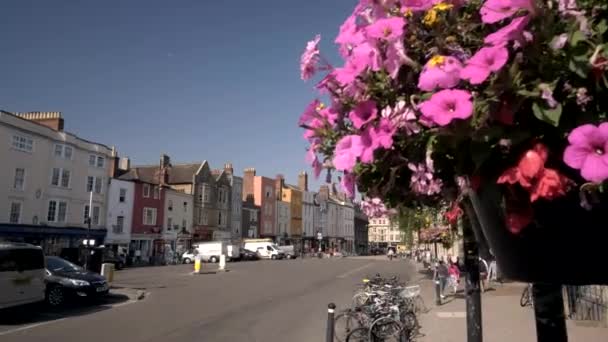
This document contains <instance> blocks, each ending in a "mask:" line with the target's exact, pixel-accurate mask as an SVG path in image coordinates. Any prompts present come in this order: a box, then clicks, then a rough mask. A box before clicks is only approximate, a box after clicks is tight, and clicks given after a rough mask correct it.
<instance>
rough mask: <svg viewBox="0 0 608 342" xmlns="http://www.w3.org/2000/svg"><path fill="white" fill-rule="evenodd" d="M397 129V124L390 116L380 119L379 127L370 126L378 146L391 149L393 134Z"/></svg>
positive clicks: (374, 142)
mask: <svg viewBox="0 0 608 342" xmlns="http://www.w3.org/2000/svg"><path fill="white" fill-rule="evenodd" d="M396 131H397V129H396V127H395V125H394V124H393V123H392V122H391V120H389V119H388V118H382V119H380V123H379V124H378V126H377V127H370V136H371V138H372V142H373V144H374V146H375V147H376V148H379V147H383V148H385V149H390V148H391V147H393V135H394V134H395V132H396Z"/></svg>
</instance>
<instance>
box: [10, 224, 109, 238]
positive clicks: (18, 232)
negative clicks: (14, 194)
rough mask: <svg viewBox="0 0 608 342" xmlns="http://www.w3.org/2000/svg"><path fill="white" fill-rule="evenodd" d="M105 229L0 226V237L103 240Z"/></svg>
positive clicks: (25, 225)
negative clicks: (59, 237)
mask: <svg viewBox="0 0 608 342" xmlns="http://www.w3.org/2000/svg"><path fill="white" fill-rule="evenodd" d="M106 233H107V230H106V229H105V228H101V229H100V228H95V229H90V230H89V229H87V228H81V227H50V226H34V225H27V224H0V237H2V236H4V237H28V238H45V237H49V236H66V237H82V238H84V237H86V236H87V234H88V235H89V237H90V238H91V239H96V240H103V239H104V238H105V237H106Z"/></svg>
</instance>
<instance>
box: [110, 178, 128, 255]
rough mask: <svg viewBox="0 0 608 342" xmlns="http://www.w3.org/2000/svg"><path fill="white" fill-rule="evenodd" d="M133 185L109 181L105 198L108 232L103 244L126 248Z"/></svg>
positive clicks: (126, 182)
mask: <svg viewBox="0 0 608 342" xmlns="http://www.w3.org/2000/svg"><path fill="white" fill-rule="evenodd" d="M134 195H135V184H134V183H133V182H129V181H124V180H120V179H115V178H112V179H110V185H109V189H108V198H107V206H108V207H107V216H106V222H107V223H108V232H107V235H106V240H105V244H106V245H109V246H121V247H125V248H128V247H129V243H130V242H131V226H132V223H133V198H134Z"/></svg>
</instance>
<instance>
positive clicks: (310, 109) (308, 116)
mask: <svg viewBox="0 0 608 342" xmlns="http://www.w3.org/2000/svg"><path fill="white" fill-rule="evenodd" d="M320 104H321V102H320V101H319V100H318V99H314V100H313V101H312V102H311V103H309V104H308V106H306V109H305V110H304V112H303V113H302V115H300V119H299V120H298V125H303V124H305V123H307V122H309V121H310V120H312V119H313V118H315V117H316V114H317V108H318V107H319V105H320Z"/></svg>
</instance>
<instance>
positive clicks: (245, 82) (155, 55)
mask: <svg viewBox="0 0 608 342" xmlns="http://www.w3.org/2000/svg"><path fill="white" fill-rule="evenodd" d="M355 3H356V1H355V0H308V1H294V0H255V1H251V0H232V1H211V0H198V1H195V0H188V1H185V0H175V1H169V0H163V1H161V0H146V1H144V0H137V1H135V0H129V1H118V0H111V1H110V0H104V1H62V0H53V1H43V0H38V1H29V0H2V1H1V4H0V13H1V14H2V20H0V44H1V46H2V51H1V53H0V79H1V80H2V82H0V108H1V109H4V110H8V111H15V112H25V111H61V112H62V113H63V117H64V118H65V121H66V130H67V131H69V132H73V133H76V134H77V135H79V136H81V137H84V138H87V139H91V140H93V141H97V142H100V143H104V144H108V145H115V146H116V147H117V148H118V151H119V153H120V155H121V156H128V157H130V158H131V159H132V161H133V162H134V163H135V164H143V163H156V162H158V160H159V155H160V153H161V152H165V153H168V154H169V155H170V156H171V158H172V161H174V162H190V161H199V160H203V159H207V160H209V162H210V163H211V165H212V167H221V166H222V165H223V163H224V162H226V161H232V162H233V164H234V166H235V168H236V169H237V170H238V173H239V174H241V173H242V170H243V168H245V167H250V166H253V167H255V168H256V169H257V170H258V174H262V175H266V176H270V177H274V175H276V174H277V173H283V174H285V176H286V178H287V180H288V181H290V182H295V181H296V179H297V178H296V177H297V174H298V171H299V170H303V169H306V170H308V171H309V174H310V173H311V172H310V171H311V170H310V168H309V167H308V166H307V165H306V164H305V162H304V154H305V146H306V143H305V141H304V140H303V138H302V130H301V129H300V128H298V127H297V126H296V123H297V119H298V116H299V115H300V113H301V112H302V110H303V109H304V107H305V106H306V104H307V103H308V102H309V101H310V100H312V99H313V98H314V96H315V94H314V92H313V90H312V88H313V86H314V83H303V82H302V81H301V80H300V75H299V57H300V54H301V53H302V51H303V49H304V46H305V44H306V41H308V40H310V39H312V38H313V37H314V35H315V34H316V33H320V34H321V35H322V37H323V40H322V44H321V48H322V50H324V52H325V54H326V56H327V57H328V58H329V59H330V60H332V61H333V62H337V61H338V57H337V56H338V55H337V49H336V47H335V45H334V44H333V40H334V38H335V36H336V34H337V32H338V28H339V25H340V24H341V23H342V22H343V21H344V19H345V18H346V17H347V16H348V15H349V14H350V12H351V11H352V8H354V4H355ZM321 178H324V177H321ZM321 181H323V179H321Z"/></svg>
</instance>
